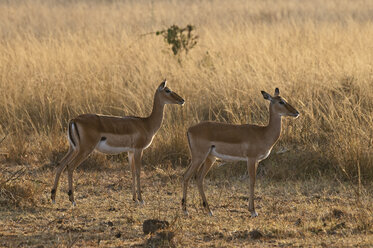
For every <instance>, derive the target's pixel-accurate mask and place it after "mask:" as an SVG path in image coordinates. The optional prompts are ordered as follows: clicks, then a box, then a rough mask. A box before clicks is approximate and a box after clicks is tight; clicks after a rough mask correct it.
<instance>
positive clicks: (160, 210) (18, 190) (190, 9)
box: [0, 0, 373, 247]
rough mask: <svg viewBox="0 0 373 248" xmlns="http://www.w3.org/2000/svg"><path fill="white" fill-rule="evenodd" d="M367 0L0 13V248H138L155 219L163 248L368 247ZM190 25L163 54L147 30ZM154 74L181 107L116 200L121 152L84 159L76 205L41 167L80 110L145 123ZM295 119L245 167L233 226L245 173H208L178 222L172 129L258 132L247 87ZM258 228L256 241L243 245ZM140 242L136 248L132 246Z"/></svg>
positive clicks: (372, 142)
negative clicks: (288, 109) (234, 127)
mask: <svg viewBox="0 0 373 248" xmlns="http://www.w3.org/2000/svg"><path fill="white" fill-rule="evenodd" d="M372 13H373V2H372V1H368V0H366V1H364V0H358V1H344V0H342V1H337V0H334V1H332V0H330V1H321V0H320V1H318V0H316V1H295V0H293V1H292V0H284V1H271V0H268V1H240V0H234V1H168V0H165V1H88V0H86V1H84V0H81V1H58V0H40V1H21V0H17V1H1V2H0V75H1V76H0V134H1V135H2V137H4V139H3V140H2V141H1V143H0V159H1V161H0V163H1V173H0V203H1V205H0V245H1V246H5V247H22V246H23V247H28V246H35V247H38V246H39V247H41V246H44V247H55V246H67V247H72V246H81V247H87V246H106V247H114V246H122V247H128V246H131V245H132V246H141V245H144V244H146V240H147V239H148V238H149V237H148V236H145V235H143V233H142V223H143V221H144V220H146V219H150V218H157V219H165V220H168V221H169V222H170V223H171V227H170V230H171V231H173V232H174V234H175V237H174V238H173V241H172V244H171V245H175V246H178V247H188V246H189V247H196V246H211V247H214V246H215V247H224V246H226V247H237V246H325V247H330V246H336V247H338V246H372V245H373V225H372V223H373V212H372V211H373V207H372V205H373V199H372V186H373V185H372V179H373V166H372V164H373V149H372V148H373V128H372V123H373V68H372V67H373V45H372V40H373V15H372ZM173 24H177V25H179V26H181V27H184V26H185V25H187V24H193V25H195V26H196V28H197V30H196V32H197V34H198V35H199V38H198V43H197V46H196V47H195V48H193V49H192V50H190V52H189V53H188V54H187V55H185V54H182V55H180V56H174V55H173V54H172V52H171V49H170V47H169V46H168V45H167V44H166V43H165V42H164V40H163V39H162V38H161V37H160V36H156V35H155V33H154V32H156V31H158V30H162V29H165V28H167V27H169V26H171V25H173ZM163 78H167V79H168V82H169V86H170V88H171V89H173V90H175V91H176V92H177V93H179V94H180V95H181V96H183V97H184V98H185V99H186V105H185V106H184V107H183V108H179V107H178V106H168V107H167V108H166V113H165V119H164V122H163V126H162V128H161V130H160V131H159V133H158V135H157V136H156V138H155V139H154V141H153V144H152V146H151V147H150V148H148V149H147V150H146V151H145V153H144V158H143V163H144V166H143V168H144V170H143V174H142V177H141V179H142V185H143V188H142V189H143V195H144V198H145V201H146V202H147V204H146V205H145V206H143V207H140V206H136V205H135V204H134V203H132V201H131V196H130V191H131V190H130V188H131V179H130V175H129V169H128V165H127V162H126V156H125V155H120V156H103V155H100V154H93V155H92V156H91V157H90V158H89V159H88V160H87V161H86V162H84V163H83V164H82V165H81V167H80V168H78V170H77V172H76V173H75V174H74V178H75V185H76V187H75V189H76V192H75V194H76V200H77V204H78V205H77V207H75V208H71V206H70V202H69V201H68V197H67V194H66V191H67V186H66V175H65V174H63V175H62V178H61V185H60V187H59V190H58V191H57V203H56V205H52V204H51V203H50V201H49V197H50V196H49V193H50V189H51V185H52V180H53V176H54V175H53V172H54V168H55V166H56V164H57V162H58V160H59V159H60V158H61V157H62V156H63V155H64V153H65V152H66V151H67V141H66V127H67V122H68V120H69V119H70V118H72V117H74V116H76V115H78V114H81V113H101V114H111V115H140V116H146V115H148V114H149V113H150V109H151V105H152V100H153V94H154V90H155V89H156V87H157V86H158V84H159V83H160V82H161V80H162V79H163ZM275 87H279V88H280V91H281V95H282V96H284V97H285V98H287V99H288V100H289V102H290V103H291V104H292V105H293V106H295V107H296V108H297V109H298V110H299V112H300V113H301V116H300V118H298V119H296V120H294V119H285V120H284V121H283V130H282V137H281V138H280V141H279V142H278V143H277V144H276V146H275V148H274V149H273V151H272V154H271V155H270V156H269V157H268V158H267V159H266V160H264V161H263V162H262V163H261V165H260V167H259V171H258V183H257V186H256V205H257V212H258V214H259V217H258V218H254V219H252V218H249V212H248V210H247V197H248V179H247V178H246V174H245V173H246V172H245V165H244V164H242V163H226V164H224V165H223V166H215V167H214V168H213V169H212V171H211V172H210V173H209V175H208V176H207V180H206V181H205V190H206V194H207V197H208V199H209V201H210V206H211V207H212V210H213V211H214V214H215V215H214V216H213V217H208V216H206V215H205V214H204V213H203V212H202V211H201V210H202V208H201V204H200V198H199V195H198V192H197V189H196V187H195V185H194V183H192V184H191V185H190V190H189V196H190V199H189V211H190V214H191V216H190V217H184V216H183V215H182V214H181V210H180V200H181V183H180V179H181V175H182V173H183V171H184V170H185V167H186V166H187V164H188V157H189V153H188V148H187V140H186V137H185V131H186V129H187V128H188V127H189V126H190V125H192V124H195V123H197V122H199V121H202V120H218V121H223V122H230V123H248V122H249V123H257V124H265V123H266V122H267V119H268V110H267V108H268V106H267V103H266V102H265V100H264V99H263V98H262V96H261V94H260V90H266V91H267V92H270V93H272V92H273V90H274V88H275ZM252 230H258V231H260V232H261V233H262V235H263V236H262V237H261V238H259V239H254V238H253V237H251V235H250V234H249V232H250V231H252ZM152 244H153V245H154V243H148V245H152Z"/></svg>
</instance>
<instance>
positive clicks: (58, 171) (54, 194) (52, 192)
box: [51, 146, 76, 203]
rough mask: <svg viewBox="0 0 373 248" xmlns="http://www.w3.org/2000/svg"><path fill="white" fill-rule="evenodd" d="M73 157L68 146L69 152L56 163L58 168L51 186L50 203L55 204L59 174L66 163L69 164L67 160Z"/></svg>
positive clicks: (72, 152)
mask: <svg viewBox="0 0 373 248" xmlns="http://www.w3.org/2000/svg"><path fill="white" fill-rule="evenodd" d="M75 155H76V154H75ZM73 156H74V150H73V149H72V148H71V146H70V147H69V151H68V152H67V153H66V155H65V156H64V157H63V158H62V159H61V161H60V162H59V163H58V167H57V169H56V177H55V179H54V185H53V188H52V190H51V199H52V203H56V191H57V188H58V183H59V180H60V177H61V173H62V172H63V171H64V169H65V167H66V165H67V163H68V162H69V160H71V158H72V157H73Z"/></svg>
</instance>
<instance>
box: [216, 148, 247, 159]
mask: <svg viewBox="0 0 373 248" xmlns="http://www.w3.org/2000/svg"><path fill="white" fill-rule="evenodd" d="M211 155H213V156H215V157H217V158H220V159H222V160H225V161H247V158H246V157H237V156H231V155H227V154H221V153H218V152H217V151H216V149H215V147H213V148H211Z"/></svg>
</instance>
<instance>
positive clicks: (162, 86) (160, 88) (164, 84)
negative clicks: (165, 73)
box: [158, 79, 167, 90]
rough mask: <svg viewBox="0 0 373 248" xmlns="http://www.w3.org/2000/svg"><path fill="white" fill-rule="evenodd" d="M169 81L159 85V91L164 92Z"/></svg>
mask: <svg viewBox="0 0 373 248" xmlns="http://www.w3.org/2000/svg"><path fill="white" fill-rule="evenodd" d="M166 84H167V80H166V79H165V80H163V82H162V83H161V84H160V85H159V87H158V90H163V89H164V88H165V87H166Z"/></svg>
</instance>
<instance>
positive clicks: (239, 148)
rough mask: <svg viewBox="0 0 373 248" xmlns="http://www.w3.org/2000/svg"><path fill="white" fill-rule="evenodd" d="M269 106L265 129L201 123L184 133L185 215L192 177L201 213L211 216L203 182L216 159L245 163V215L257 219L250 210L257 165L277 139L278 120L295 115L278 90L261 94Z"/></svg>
mask: <svg viewBox="0 0 373 248" xmlns="http://www.w3.org/2000/svg"><path fill="white" fill-rule="evenodd" d="M261 93H262V95H263V97H264V99H266V100H268V101H269V102H270V103H269V123H268V125H267V126H257V125H250V124H244V125H234V124H228V123H218V122H209V121H208V122H201V123H199V124H197V125H195V126H192V127H190V128H189V129H188V131H187V137H188V142H189V150H190V154H191V162H190V164H189V167H188V168H187V170H186V172H185V173H184V177H183V199H182V201H181V205H182V209H183V211H184V213H185V214H186V215H188V211H187V205H186V204H187V189H188V182H189V180H190V178H191V177H192V176H193V175H195V176H196V179H197V186H198V190H199V193H200V195H201V198H202V204H203V207H204V209H205V210H206V211H207V212H208V213H209V215H212V211H211V210H210V207H209V204H208V202H207V199H206V196H205V193H204V189H203V180H204V178H205V176H206V174H207V173H208V171H209V170H210V168H211V167H212V165H213V164H214V162H215V160H216V158H220V159H222V160H228V161H246V162H247V169H248V172H249V178H250V184H249V188H250V195H249V211H250V212H251V216H252V217H256V216H258V214H257V213H256V211H255V208H254V186H255V177H256V169H257V167H258V163H259V162H260V161H261V160H263V159H265V158H267V157H268V156H269V154H270V152H271V150H272V147H273V146H274V145H275V143H276V142H277V140H278V139H279V137H280V133H281V118H282V117H283V116H292V117H295V118H296V117H298V116H299V112H298V111H297V110H296V109H295V108H294V107H292V106H291V105H290V104H289V103H288V102H287V101H286V100H285V99H284V98H282V97H281V96H280V91H279V89H278V88H276V89H275V94H274V95H273V96H271V95H270V94H268V93H267V92H265V91H262V92H261Z"/></svg>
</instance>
